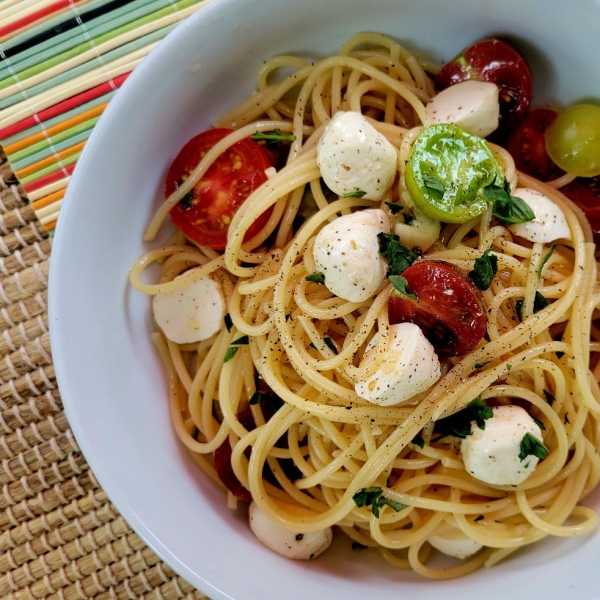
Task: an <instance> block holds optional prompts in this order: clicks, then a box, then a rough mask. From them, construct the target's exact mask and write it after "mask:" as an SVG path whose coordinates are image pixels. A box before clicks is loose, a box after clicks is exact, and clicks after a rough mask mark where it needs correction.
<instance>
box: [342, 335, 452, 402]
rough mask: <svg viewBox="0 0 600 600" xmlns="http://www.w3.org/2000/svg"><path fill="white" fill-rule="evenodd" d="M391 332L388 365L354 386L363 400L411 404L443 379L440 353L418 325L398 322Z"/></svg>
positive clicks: (385, 364)
mask: <svg viewBox="0 0 600 600" xmlns="http://www.w3.org/2000/svg"><path fill="white" fill-rule="evenodd" d="M389 331H390V336H391V337H390V345H389V351H388V355H387V357H386V359H385V362H384V363H383V364H382V365H381V366H380V367H379V369H377V371H375V373H373V375H371V376H370V377H368V378H367V379H365V380H363V381H357V382H356V384H355V386H354V389H355V391H356V393H357V394H358V395H359V396H360V397H361V398H363V399H364V400H367V401H368V402H372V403H373V404H378V405H379V406H393V405H395V404H401V403H402V402H407V401H409V400H411V399H412V398H413V397H414V396H416V395H417V394H420V393H421V392H424V391H425V390H427V389H428V388H430V387H431V386H432V385H433V384H434V383H435V382H436V381H437V380H438V379H439V378H440V376H441V366H440V361H439V359H438V357H437V354H436V353H435V350H434V349H433V346H432V345H431V344H430V343H429V341H428V340H427V338H426V337H425V336H424V335H423V332H422V331H421V329H420V327H419V326H418V325H415V324H414V323H398V324H396V325H390V329H389ZM372 345H373V344H372ZM367 350H371V348H367Z"/></svg>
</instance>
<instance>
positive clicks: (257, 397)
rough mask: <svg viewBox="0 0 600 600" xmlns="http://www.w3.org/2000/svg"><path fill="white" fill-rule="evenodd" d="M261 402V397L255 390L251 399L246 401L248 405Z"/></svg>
mask: <svg viewBox="0 0 600 600" xmlns="http://www.w3.org/2000/svg"><path fill="white" fill-rule="evenodd" d="M262 401H263V395H262V394H261V393H260V392H259V391H258V390H256V392H254V394H252V398H250V400H248V403H249V404H260V403H261V402H262Z"/></svg>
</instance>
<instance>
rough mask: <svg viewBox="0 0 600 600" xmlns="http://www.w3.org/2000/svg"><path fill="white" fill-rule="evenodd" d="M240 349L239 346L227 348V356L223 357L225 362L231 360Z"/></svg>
mask: <svg viewBox="0 0 600 600" xmlns="http://www.w3.org/2000/svg"><path fill="white" fill-rule="evenodd" d="M238 350H239V348H238V347H237V346H233V347H232V348H227V352H225V358H224V359H223V362H224V363H226V362H229V361H230V360H231V359H232V358H233V357H234V356H235V354H236V352H237V351H238Z"/></svg>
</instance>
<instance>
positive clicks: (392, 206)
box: [384, 202, 402, 215]
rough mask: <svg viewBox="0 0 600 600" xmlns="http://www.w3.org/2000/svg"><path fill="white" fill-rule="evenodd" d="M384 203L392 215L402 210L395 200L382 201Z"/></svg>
mask: <svg viewBox="0 0 600 600" xmlns="http://www.w3.org/2000/svg"><path fill="white" fill-rule="evenodd" d="M384 204H385V205H386V206H387V207H388V208H389V209H390V212H391V213H392V214H393V215H397V214H398V213H399V212H402V205H401V204H396V203H395V202H384Z"/></svg>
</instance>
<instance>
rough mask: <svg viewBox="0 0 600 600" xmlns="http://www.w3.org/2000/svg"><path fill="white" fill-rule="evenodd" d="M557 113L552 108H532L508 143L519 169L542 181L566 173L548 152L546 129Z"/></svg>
mask: <svg viewBox="0 0 600 600" xmlns="http://www.w3.org/2000/svg"><path fill="white" fill-rule="evenodd" d="M556 114H557V113H556V111H555V110H552V109H550V108H534V109H533V110H530V111H529V113H528V114H527V116H526V117H525V120H524V121H523V122H522V123H521V124H520V125H519V127H517V129H516V130H515V131H514V132H513V133H512V135H511V136H510V137H509V138H508V142H507V144H506V149H507V150H508V151H509V152H510V153H511V154H512V157H513V159H514V161H515V166H516V167H517V169H518V170H519V171H522V172H523V173H527V174H528V175H531V176H532V177H535V178H536V179H539V180H541V181H551V180H552V179H557V178H558V177H560V176H561V175H564V171H562V170H561V169H559V168H558V167H557V166H556V164H555V163H554V162H553V161H552V159H551V158H550V157H549V156H548V153H547V152H546V139H545V133H546V129H548V126H549V125H550V124H551V123H552V121H554V119H555V118H556Z"/></svg>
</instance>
